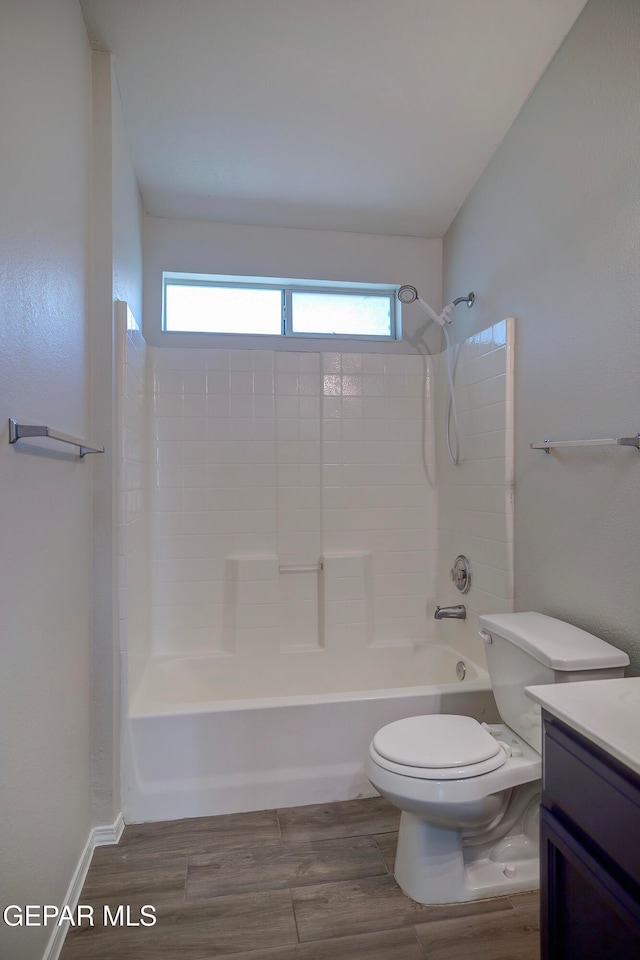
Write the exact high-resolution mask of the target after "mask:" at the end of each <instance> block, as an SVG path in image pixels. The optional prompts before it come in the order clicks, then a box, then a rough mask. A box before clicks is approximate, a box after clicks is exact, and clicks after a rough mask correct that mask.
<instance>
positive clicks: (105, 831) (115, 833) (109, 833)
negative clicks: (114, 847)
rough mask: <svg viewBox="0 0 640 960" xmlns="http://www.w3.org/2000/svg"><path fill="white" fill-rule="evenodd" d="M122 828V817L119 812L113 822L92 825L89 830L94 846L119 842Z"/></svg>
mask: <svg viewBox="0 0 640 960" xmlns="http://www.w3.org/2000/svg"><path fill="white" fill-rule="evenodd" d="M123 830H124V817H123V815H122V813H119V814H118V816H117V817H116V819H115V820H114V822H113V823H110V824H108V825H107V826H106V827H94V828H93V830H92V831H91V834H92V836H93V846H94V847H106V846H109V845H110V844H114V843H119V842H120V837H121V836H122V831H123Z"/></svg>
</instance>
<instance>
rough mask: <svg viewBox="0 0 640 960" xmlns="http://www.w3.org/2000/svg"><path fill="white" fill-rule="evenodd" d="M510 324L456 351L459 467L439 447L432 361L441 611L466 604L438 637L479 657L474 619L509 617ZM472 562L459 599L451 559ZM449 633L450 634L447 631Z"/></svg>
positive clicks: (442, 406)
mask: <svg viewBox="0 0 640 960" xmlns="http://www.w3.org/2000/svg"><path fill="white" fill-rule="evenodd" d="M514 334H515V321H514V319H513V318H509V319H507V320H503V321H501V322H499V323H496V324H495V325H494V326H492V327H489V328H487V329H486V330H483V331H482V332H481V333H478V334H475V335H473V336H471V337H469V339H468V340H466V341H465V342H464V343H463V344H462V345H461V347H460V352H459V357H458V363H457V368H456V376H455V384H456V402H457V409H458V424H459V431H460V463H459V464H458V465H457V466H453V465H452V464H451V463H450V461H449V458H448V455H447V451H446V446H445V441H444V423H445V418H446V402H447V391H446V368H445V363H446V358H445V355H444V354H441V355H439V356H438V358H437V365H436V377H437V378H438V384H439V387H438V413H437V425H436V437H437V452H438V489H439V543H440V554H441V558H442V559H441V561H440V568H441V570H440V584H439V589H438V602H439V603H440V604H441V605H445V604H453V603H460V602H463V603H465V605H466V607H467V614H468V619H467V621H466V623H465V624H462V622H461V621H448V622H443V623H441V624H439V625H438V626H437V634H438V636H439V637H440V638H445V637H446V638H447V639H449V640H451V641H452V642H453V643H455V644H456V645H458V646H461V645H462V643H463V642H465V643H469V644H471V649H472V650H473V651H474V652H476V653H478V654H479V655H480V656H483V654H482V652H481V651H482V644H481V643H480V641H478V640H477V617H478V615H479V614H482V613H507V612H510V611H511V610H513V599H514V569H513V540H514V531H513V499H514V480H513V477H514V472H513V471H514V462H513V404H514V400H513V395H514V393H513V380H514ZM460 553H463V554H465V555H466V556H468V557H469V559H470V561H471V568H472V587H471V590H470V592H469V593H468V594H466V595H465V596H461V594H460V593H459V592H458V591H457V590H456V589H455V588H454V586H453V584H452V583H451V581H450V580H449V579H448V571H449V569H450V567H451V566H452V565H453V562H454V560H455V558H456V556H457V555H458V554H460ZM452 628H453V629H452Z"/></svg>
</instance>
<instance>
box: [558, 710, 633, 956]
mask: <svg viewBox="0 0 640 960" xmlns="http://www.w3.org/2000/svg"><path fill="white" fill-rule="evenodd" d="M635 719H636V722H637V730H636V732H637V739H638V744H639V747H638V749H639V751H640V710H638V712H637V715H636V717H635ZM542 723H543V781H542V806H541V811H540V821H541V822H540V828H541V840H540V843H541V852H540V856H541V859H540V895H541V918H540V919H541V946H542V953H541V957H542V960H635V958H640V774H639V773H638V772H637V771H636V770H634V769H632V768H631V767H629V766H627V765H626V764H624V763H622V762H620V761H619V760H618V759H616V758H615V757H613V756H611V755H610V754H609V753H608V752H607V751H606V750H605V749H603V748H601V747H600V746H598V745H597V744H595V743H593V742H592V741H591V740H590V739H587V737H585V736H583V735H581V734H580V733H578V732H577V731H576V730H574V729H572V727H571V726H569V725H567V724H566V723H563V722H562V721H561V720H559V719H558V718H557V717H555V716H553V715H552V714H551V713H549V712H548V711H547V710H543V713H542Z"/></svg>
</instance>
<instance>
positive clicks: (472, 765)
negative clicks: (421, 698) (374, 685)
mask: <svg viewBox="0 0 640 960" xmlns="http://www.w3.org/2000/svg"><path fill="white" fill-rule="evenodd" d="M480 625H481V627H482V630H481V636H482V637H483V639H484V640H485V642H486V643H487V663H488V666H489V673H490V676H491V679H492V685H493V689H494V694H495V697H496V702H497V705H498V709H499V711H500V714H501V717H502V719H503V720H504V721H505V722H503V723H500V724H491V725H488V724H481V723H479V722H478V721H477V720H475V719H473V718H472V717H466V716H457V715H451V714H445V715H430V716H420V717H409V718H407V719H405V720H398V721H396V722H394V723H390V724H388V725H387V726H386V727H382V729H381V730H378V732H377V733H376V734H375V736H374V738H373V740H372V741H371V745H370V747H369V754H368V756H367V758H366V760H365V770H366V773H367V777H368V778H369V780H370V781H371V783H372V785H373V786H374V787H375V788H376V790H377V791H378V792H379V793H380V794H381V795H382V796H383V797H386V799H387V800H389V801H390V802H391V803H393V804H395V805H396V806H397V807H398V808H399V809H400V810H401V817H400V830H399V835H398V849H397V853H396V860H395V865H394V874H395V877H396V880H397V881H398V883H399V885H400V887H401V888H402V890H403V891H404V892H405V893H406V894H407V896H409V897H411V899H413V900H416V901H417V902H418V903H453V902H462V901H465V900H475V899H481V898H485V897H491V896H498V895H504V894H510V893H517V892H519V891H522V890H532V889H535V888H537V886H538V873H539V856H538V846H539V832H538V819H539V816H538V815H539V805H540V776H541V755H540V753H541V724H540V713H539V710H538V709H536V707H534V705H533V704H532V703H531V701H530V700H528V698H527V697H526V695H525V693H524V688H525V686H528V685H531V684H535V683H551V682H566V681H567V680H573V679H576V680H578V679H587V678H588V679H592V678H593V679H596V678H602V677H605V676H607V677H612V676H622V675H623V674H624V667H625V665H626V664H628V662H629V659H628V657H627V656H626V654H624V653H623V652H622V651H620V650H617V649H616V648H615V647H612V646H611V645H610V644H607V643H605V642H604V641H602V640H600V639H599V638H597V637H594V636H593V635H591V634H588V633H585V632H584V631H583V630H579V629H578V628H576V627H572V626H570V625H569V624H566V623H564V622H562V621H558V620H554V619H553V618H551V617H546V616H543V615H542V614H537V613H520V614H504V615H498V616H495V617H481V618H480Z"/></svg>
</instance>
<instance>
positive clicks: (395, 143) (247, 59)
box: [81, 0, 585, 237]
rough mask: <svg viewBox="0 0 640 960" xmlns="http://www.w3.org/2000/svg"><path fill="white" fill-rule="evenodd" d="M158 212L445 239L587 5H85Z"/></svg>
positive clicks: (384, 1)
mask: <svg viewBox="0 0 640 960" xmlns="http://www.w3.org/2000/svg"><path fill="white" fill-rule="evenodd" d="M81 5H82V9H83V12H84V16H85V20H86V23H87V30H88V33H89V38H90V40H91V41H92V43H93V44H94V45H96V46H99V47H100V48H106V49H108V50H111V51H112V52H113V54H114V59H115V66H116V75H117V78H118V84H119V87H120V91H121V96H122V102H123V107H124V114H125V119H126V123H127V128H128V133H129V139H130V143H131V151H132V156H133V163H134V167H135V170H136V175H137V177H138V182H139V184H140V189H141V192H142V197H143V203H144V209H145V212H146V213H148V214H150V215H154V216H159V217H179V218H187V219H191V218H195V219H200V220H219V221H228V222H232V223H251V224H266V225H272V226H286V227H306V228H310V229H324V230H349V231H357V232H366V233H382V234H400V235H408V236H418V237H440V236H442V235H443V234H444V233H445V232H446V230H447V228H448V227H449V225H450V224H451V221H452V220H453V218H454V216H455V214H456V212H457V211H458V209H459V208H460V206H461V205H462V203H463V202H464V200H465V198H466V196H467V195H468V193H469V191H470V190H471V188H472V187H473V185H474V184H475V182H476V180H477V179H478V177H479V176H480V174H481V173H482V171H483V169H484V167H485V166H486V164H487V162H488V160H489V159H490V157H491V155H492V154H493V152H494V150H495V149H496V147H497V146H498V144H499V143H500V142H501V140H502V139H503V137H504V136H505V134H506V132H507V130H508V129H509V127H510V126H511V124H512V123H513V121H514V119H515V117H516V116H517V114H518V112H519V110H520V108H521V107H522V105H523V103H524V102H525V100H526V99H527V97H528V95H529V93H530V92H531V90H532V89H533V87H534V86H535V84H536V83H537V81H538V79H539V78H540V76H541V75H542V73H543V72H544V70H545V68H546V67H547V65H548V63H549V62H550V60H551V59H552V57H553V55H554V54H555V52H556V50H557V49H558V47H559V46H560V44H561V42H562V40H563V39H564V37H565V36H566V34H567V33H568V31H569V30H570V28H571V26H572V25H573V23H574V21H575V19H576V18H577V16H578V14H579V13H580V11H581V10H582V8H583V7H584V5H585V0H81Z"/></svg>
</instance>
